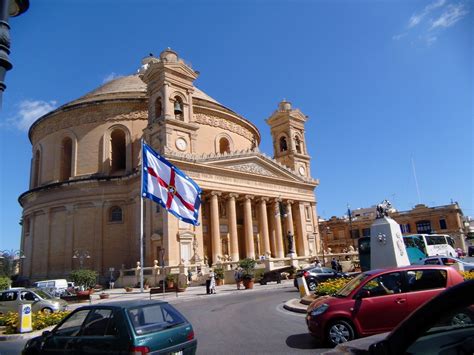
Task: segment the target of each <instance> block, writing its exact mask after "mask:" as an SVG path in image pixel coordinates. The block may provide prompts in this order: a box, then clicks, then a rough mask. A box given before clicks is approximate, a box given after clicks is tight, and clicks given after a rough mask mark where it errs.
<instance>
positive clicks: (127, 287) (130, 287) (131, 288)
mask: <svg viewBox="0 0 474 355" xmlns="http://www.w3.org/2000/svg"><path fill="white" fill-rule="evenodd" d="M125 291H127V292H132V291H133V287H132V286H126V287H125Z"/></svg>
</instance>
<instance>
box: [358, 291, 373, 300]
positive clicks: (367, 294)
mask: <svg viewBox="0 0 474 355" xmlns="http://www.w3.org/2000/svg"><path fill="white" fill-rule="evenodd" d="M367 297H370V291H369V290H362V291H360V292H359V293H358V294H357V296H356V299H358V300H360V299H362V298H367Z"/></svg>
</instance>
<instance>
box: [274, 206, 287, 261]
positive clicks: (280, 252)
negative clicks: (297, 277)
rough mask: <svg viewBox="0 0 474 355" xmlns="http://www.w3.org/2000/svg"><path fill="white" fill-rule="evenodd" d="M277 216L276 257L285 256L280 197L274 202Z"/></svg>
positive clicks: (275, 218)
mask: <svg viewBox="0 0 474 355" xmlns="http://www.w3.org/2000/svg"><path fill="white" fill-rule="evenodd" d="M273 206H274V211H275V217H274V221H275V222H274V224H275V241H276V243H275V245H276V253H275V254H276V257H277V258H283V257H285V250H284V249H283V236H282V233H281V216H280V205H279V201H278V199H275V201H274V202H273Z"/></svg>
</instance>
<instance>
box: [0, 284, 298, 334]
mask: <svg viewBox="0 0 474 355" xmlns="http://www.w3.org/2000/svg"><path fill="white" fill-rule="evenodd" d="M281 287H285V288H291V289H295V288H294V286H293V280H282V282H281V284H277V283H273V282H272V283H269V284H267V285H264V286H262V285H260V284H259V283H255V284H254V288H253V289H249V290H245V289H244V288H243V287H242V288H241V289H240V290H237V286H236V285H235V284H229V285H222V286H217V288H216V290H217V291H216V294H212V295H208V294H206V286H191V287H188V288H187V289H186V291H184V292H166V293H165V294H162V293H159V294H154V295H152V296H151V299H152V300H163V301H166V302H169V303H179V302H186V301H191V300H195V299H196V298H209V299H212V298H215V297H223V296H225V295H232V294H236V293H242V294H252V293H255V292H261V291H265V290H269V289H275V288H281ZM101 293H102V292H97V293H93V294H92V296H91V300H90V301H85V302H79V303H70V304H69V306H68V310H71V311H72V310H75V309H76V308H79V307H83V306H87V305H89V304H93V305H95V304H102V303H108V302H117V301H126V300H140V299H143V300H149V299H150V292H149V290H146V291H145V290H144V291H143V293H141V292H140V289H137V288H135V289H134V290H133V291H132V292H126V291H125V289H124V288H116V289H111V290H104V291H103V293H107V294H109V298H108V299H100V296H99V295H100V294H101ZM296 293H297V292H296V289H295V294H296ZM290 301H292V300H290ZM290 301H288V302H290ZM298 301H299V299H298ZM288 302H287V303H288ZM285 308H286V309H287V310H290V311H294V312H295V310H294V309H296V308H297V306H295V307H293V308H292V307H289V308H287V307H286V306H285ZM305 310H306V308H305ZM52 328H54V326H52V327H48V328H45V329H41V330H37V331H34V332H31V333H25V334H8V335H7V334H0V341H8V340H17V339H30V338H34V337H36V336H39V335H41V334H42V333H43V332H44V331H45V330H51V329H52Z"/></svg>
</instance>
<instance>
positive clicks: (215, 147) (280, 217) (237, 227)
mask: <svg viewBox="0 0 474 355" xmlns="http://www.w3.org/2000/svg"><path fill="white" fill-rule="evenodd" d="M198 75H199V73H198V72H197V71H195V70H194V69H192V68H191V66H190V65H188V64H187V63H186V62H185V61H184V60H183V59H181V58H180V57H179V56H178V54H177V53H176V52H174V51H173V50H171V49H167V50H165V51H163V52H162V53H161V54H160V55H159V57H155V56H153V55H150V56H149V57H146V58H144V59H143V61H142V66H141V68H140V69H139V70H138V73H137V74H135V75H130V76H125V77H120V78H117V79H115V80H112V81H110V82H107V83H106V84H104V85H102V86H100V87H99V88H97V89H95V90H93V91H91V92H90V93H88V94H86V95H84V96H82V97H80V98H78V99H77V100H74V101H72V102H69V103H66V104H64V105H62V106H61V107H59V108H57V109H55V110H54V111H52V112H49V113H47V114H46V115H44V116H42V117H40V118H39V119H38V120H37V121H36V122H35V123H34V124H33V125H32V126H31V127H30V130H29V133H28V134H29V139H30V141H31V144H32V161H31V174H30V175H31V178H30V186H29V190H28V191H26V192H24V193H23V194H22V195H21V196H20V197H19V202H20V204H21V206H22V208H23V214H22V220H23V223H22V225H23V229H22V237H21V250H22V251H23V253H24V255H25V259H24V260H23V263H22V267H21V274H22V275H23V276H24V277H28V278H29V279H30V280H38V279H51V278H60V277H61V278H62V277H67V275H68V274H69V273H70V272H71V271H72V270H75V269H78V268H80V267H83V268H87V269H93V270H96V271H97V272H98V273H99V275H101V276H102V277H106V276H107V275H108V270H110V269H111V268H114V269H115V270H118V269H126V268H132V267H135V266H136V262H137V261H139V260H140V242H139V240H140V201H141V196H140V191H141V190H140V189H141V184H140V183H141V176H140V170H141V169H140V167H141V151H140V150H141V142H140V141H141V139H142V138H143V139H144V140H145V142H147V144H149V145H150V146H151V147H152V148H153V149H154V150H156V151H157V152H159V153H160V154H161V155H163V156H164V157H165V158H166V159H168V160H169V161H170V162H171V163H172V164H174V165H176V166H177V167H178V168H179V169H181V170H182V171H183V172H184V173H186V174H187V175H188V176H189V177H191V178H192V179H193V180H194V181H195V182H196V183H197V184H198V185H199V187H200V188H201V189H202V205H201V210H200V213H199V225H197V226H194V225H191V224H187V223H184V222H182V221H180V220H179V219H177V218H176V217H175V216H173V215H171V214H169V213H167V211H166V210H164V209H163V208H162V207H160V206H159V205H158V204H156V203H154V202H152V201H151V200H148V199H145V203H144V212H143V213H144V245H143V246H144V251H145V257H144V266H145V267H147V266H153V264H154V261H155V260H160V262H163V263H164V265H166V266H175V265H182V264H196V263H205V264H207V265H216V263H219V262H226V261H233V262H236V261H238V260H241V259H243V258H255V259H260V258H263V259H274V260H283V259H285V258H286V257H287V255H288V253H289V252H290V250H288V247H289V246H288V243H287V242H286V236H287V235H288V234H291V235H293V236H294V237H293V240H294V243H293V244H294V248H293V249H294V253H292V255H293V257H294V258H296V259H298V258H309V257H311V256H313V255H314V256H315V255H316V254H317V253H318V252H319V251H320V238H319V231H318V214H317V208H316V207H317V202H316V196H315V189H316V187H317V186H318V184H319V181H318V180H317V179H315V178H313V177H312V176H311V169H310V163H311V157H310V156H309V155H308V151H307V142H306V139H305V122H306V120H307V119H308V117H307V116H305V115H304V114H303V113H302V112H301V111H300V110H299V109H295V108H293V107H292V105H291V103H290V102H287V101H285V100H283V101H282V102H280V103H279V104H278V106H277V107H276V110H275V111H274V112H273V113H272V114H271V115H270V117H268V118H266V123H267V124H268V126H269V129H270V132H271V137H272V140H273V157H270V156H267V155H266V154H264V153H262V152H260V150H259V144H260V141H261V135H260V132H259V130H258V129H257V127H256V126H255V125H254V124H253V123H252V122H251V121H249V120H247V119H246V118H244V117H242V116H241V115H239V114H238V113H236V112H234V111H233V110H231V109H229V108H227V107H226V106H225V105H223V104H221V103H219V102H217V101H216V100H215V99H213V98H212V97H210V96H208V95H207V94H206V93H204V92H202V91H201V90H199V89H198V88H197V87H196V86H194V81H195V80H196V78H197V77H198ZM269 111H271V110H269Z"/></svg>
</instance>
